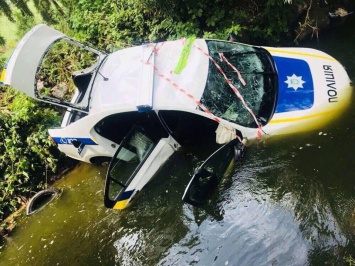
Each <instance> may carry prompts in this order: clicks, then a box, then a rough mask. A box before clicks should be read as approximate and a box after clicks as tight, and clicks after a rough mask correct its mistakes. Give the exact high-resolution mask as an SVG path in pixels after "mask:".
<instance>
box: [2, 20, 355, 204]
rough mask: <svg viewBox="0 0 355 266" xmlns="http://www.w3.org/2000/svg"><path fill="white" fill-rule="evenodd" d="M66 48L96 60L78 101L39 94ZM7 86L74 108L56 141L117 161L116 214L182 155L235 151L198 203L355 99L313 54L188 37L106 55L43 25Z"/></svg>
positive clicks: (206, 171) (209, 174)
mask: <svg viewBox="0 0 355 266" xmlns="http://www.w3.org/2000/svg"><path fill="white" fill-rule="evenodd" d="M58 42H67V43H68V44H69V45H73V46H76V47H79V48H81V49H83V50H87V51H88V52H89V53H92V54H93V55H94V58H95V63H94V64H93V65H92V66H90V67H88V68H85V69H82V70H78V71H75V72H73V73H70V74H71V75H72V78H73V82H74V84H75V87H76V89H75V90H76V92H75V94H73V95H72V97H71V98H70V99H64V98H61V97H59V96H55V95H48V94H44V93H42V90H43V89H42V88H41V87H40V86H39V84H40V82H41V79H42V78H43V77H42V76H41V68H42V65H43V62H44V60H46V59H45V58H46V54H47V53H48V52H49V51H50V50H51V48H52V47H53V46H54V44H56V43H58ZM0 82H1V83H3V84H5V85H11V86H13V87H15V88H17V89H19V90H21V91H23V92H24V93H26V94H27V95H29V96H31V97H33V98H36V99H38V100H41V101H45V102H49V103H52V104H55V105H59V106H62V107H65V108H66V110H67V111H66V114H65V116H64V117H63V121H62V124H61V127H59V128H52V129H49V134H50V136H51V137H52V138H53V140H54V141H55V142H56V143H57V144H58V148H59V149H60V150H61V151H62V152H64V153H65V154H66V155H68V156H70V157H72V158H75V159H77V160H81V161H84V162H89V163H102V162H105V161H110V160H111V163H110V166H109V169H108V173H107V180H106V188H105V205H106V206H107V207H109V208H115V209H123V208H125V207H126V206H128V205H129V203H130V202H131V200H132V198H133V197H134V195H136V193H137V192H139V191H140V190H141V189H142V188H143V187H144V186H145V185H146V184H147V182H148V181H149V180H150V179H151V178H152V177H153V175H154V174H155V173H156V172H157V171H158V169H159V168H160V167H161V166H162V165H163V164H164V162H165V161H166V160H167V159H168V158H169V157H170V156H171V155H172V154H173V153H174V152H175V151H177V150H178V149H179V148H180V147H184V146H187V145H210V144H216V142H217V143H220V144H223V143H227V144H225V145H224V146H222V148H220V149H219V150H218V151H217V152H215V153H214V154H213V155H212V156H211V157H210V158H209V159H208V160H207V161H206V163H205V164H203V165H202V167H200V168H199V169H198V171H197V172H196V175H195V176H194V178H193V179H192V180H191V182H190V184H189V186H188V188H187V189H186V191H185V194H184V200H185V201H187V202H190V203H193V204H199V203H201V202H202V201H203V198H204V195H203V193H202V192H201V191H202V190H203V189H201V188H202V187H203V186H204V185H206V186H211V184H212V185H213V183H214V182H215V181H216V180H218V179H219V178H221V176H223V173H224V172H225V171H226V168H227V167H228V166H229V165H230V164H229V162H230V161H233V160H234V159H233V158H238V156H240V153H241V150H242V146H243V145H242V143H243V144H245V143H246V142H253V140H257V139H262V138H265V137H270V136H271V137H272V136H274V135H279V134H287V133H295V132H300V131H305V130H310V129H315V128H317V127H320V126H322V125H324V124H325V123H327V122H329V121H331V120H332V119H333V118H335V117H336V116H338V115H339V112H341V111H342V110H344V108H346V107H347V106H348V105H349V101H350V95H351V91H352V88H351V86H350V80H349V77H348V75H347V73H346V71H345V70H344V68H343V66H342V65H341V64H340V63H339V62H338V61H337V60H336V59H334V58H333V57H331V56H329V55H328V54H325V53H323V52H321V51H318V50H314V49H307V48H271V47H256V46H251V45H246V44H241V43H236V42H228V41H221V40H205V39H195V38H189V39H182V40H177V41H166V42H159V43H148V44H143V45H140V46H135V47H131V48H126V49H122V50H118V51H116V52H113V53H111V54H107V53H105V52H101V51H99V50H96V49H94V48H92V47H89V46H86V45H84V44H82V43H79V42H77V41H75V40H73V39H71V38H69V37H67V36H65V35H64V34H63V33H61V32H59V31H57V30H55V29H53V28H50V27H48V26H46V25H43V24H41V25H38V26H36V27H34V28H33V29H31V30H30V31H29V32H28V33H27V34H26V35H25V36H24V37H23V38H22V40H21V41H20V42H19V44H18V45H17V47H16V48H15V50H14V52H13V54H12V56H11V57H10V59H9V60H8V62H7V63H6V65H5V67H4V69H3V71H2V74H1V79H0ZM213 158H219V159H220V161H219V162H218V161H216V160H213ZM212 161H213V163H210V162H212ZM221 161H223V162H226V163H221ZM199 180H200V181H201V182H204V185H203V184H202V185H201V184H200V185H199V184H198V183H199V182H200V181H199ZM206 180H207V181H206ZM191 185H193V186H191ZM199 186H200V187H199ZM201 193H202V194H201Z"/></svg>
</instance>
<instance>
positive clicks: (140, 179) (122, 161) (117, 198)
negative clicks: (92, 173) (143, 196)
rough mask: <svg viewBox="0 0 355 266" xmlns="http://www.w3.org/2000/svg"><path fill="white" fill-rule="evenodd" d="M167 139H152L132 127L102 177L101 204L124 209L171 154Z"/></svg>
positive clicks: (142, 129) (142, 131)
mask: <svg viewBox="0 0 355 266" xmlns="http://www.w3.org/2000/svg"><path fill="white" fill-rule="evenodd" d="M170 141H171V139H170V137H169V138H161V139H154V137H152V136H149V135H148V133H147V132H146V131H145V130H144V128H143V127H139V126H133V128H132V129H131V130H130V132H129V133H128V135H127V136H126V137H125V138H124V140H123V141H122V143H121V144H120V146H119V148H118V149H117V151H116V153H115V155H114V156H113V158H112V160H111V162H110V165H109V168H108V171H107V175H106V183H105V193H104V203H105V206H106V207H107V208H113V209H124V208H125V207H127V205H128V204H129V203H130V201H131V200H132V199H133V197H134V195H135V194H136V193H138V192H139V191H140V190H141V189H142V188H143V187H144V186H145V184H147V182H148V181H149V180H150V179H151V178H152V177H153V175H154V174H155V173H156V171H157V170H158V169H159V168H160V167H161V166H162V165H163V164H164V162H165V161H166V160H167V159H168V158H169V157H170V156H171V155H172V154H173V153H174V149H173V147H172V146H171V145H170Z"/></svg>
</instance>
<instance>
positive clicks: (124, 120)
mask: <svg viewBox="0 0 355 266" xmlns="http://www.w3.org/2000/svg"><path fill="white" fill-rule="evenodd" d="M133 126H139V127H142V128H144V130H145V132H146V134H147V136H149V138H151V139H152V140H153V141H154V142H155V141H157V140H159V139H161V138H164V137H168V133H167V132H166V131H165V130H164V128H163V126H162V124H161V122H160V121H159V119H158V117H157V115H156V113H155V112H144V113H139V112H137V111H134V112H125V113H119V114H113V115H110V116H107V117H105V118H104V119H102V120H101V121H100V122H98V123H97V124H96V125H95V127H94V129H95V131H96V132H97V133H98V134H100V135H101V136H103V137H105V138H107V139H109V140H111V141H113V142H115V143H121V142H122V140H123V138H124V137H125V136H126V135H127V134H128V132H129V131H130V130H131V128H132V127H133Z"/></svg>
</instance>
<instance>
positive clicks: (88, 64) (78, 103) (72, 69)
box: [35, 38, 102, 110]
mask: <svg viewBox="0 0 355 266" xmlns="http://www.w3.org/2000/svg"><path fill="white" fill-rule="evenodd" d="M100 59H102V57H100V54H99V53H95V50H93V49H86V48H84V47H83V46H81V44H79V43H76V42H74V41H69V40H68V39H65V38H64V39H61V40H60V41H57V42H55V43H54V44H53V45H52V46H51V47H50V48H49V50H48V51H47V52H46V54H45V55H44V57H43V59H42V62H41V65H40V67H39V69H38V71H37V75H36V85H35V93H36V95H37V97H38V98H40V99H42V100H46V101H49V102H53V103H58V104H62V105H67V106H71V107H74V108H77V109H80V110H86V109H87V108H88V95H89V91H90V89H89V84H90V81H91V79H92V77H93V75H94V73H95V70H96V68H97V67H98V65H99V61H100Z"/></svg>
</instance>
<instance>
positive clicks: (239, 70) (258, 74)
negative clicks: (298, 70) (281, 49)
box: [201, 40, 277, 127]
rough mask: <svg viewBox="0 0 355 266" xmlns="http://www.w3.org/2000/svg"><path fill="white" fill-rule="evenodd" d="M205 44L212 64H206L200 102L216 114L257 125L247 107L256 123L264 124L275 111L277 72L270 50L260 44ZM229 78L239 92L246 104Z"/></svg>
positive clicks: (229, 119)
mask: <svg viewBox="0 0 355 266" xmlns="http://www.w3.org/2000/svg"><path fill="white" fill-rule="evenodd" d="M207 46H208V49H209V54H210V56H211V57H212V58H213V59H214V61H215V63H214V62H211V63H210V65H209V73H208V78H207V83H206V88H205V91H204V93H203V95H202V99H201V102H202V103H203V104H204V105H205V106H206V107H207V108H208V109H209V110H210V111H211V112H212V113H213V114H214V115H216V116H218V117H222V118H224V119H226V120H228V121H231V122H234V123H237V124H240V125H242V126H246V127H257V124H256V122H255V119H254V118H253V116H252V115H251V113H250V112H249V111H248V110H247V108H246V106H247V107H249V108H250V109H251V110H252V112H253V114H254V115H255V116H256V118H257V120H258V122H259V123H260V124H261V125H265V124H266V123H267V122H268V121H269V120H270V118H271V117H272V114H273V113H274V110H275V104H276V100H277V74H276V70H275V66H274V62H273V59H272V57H271V55H270V54H269V52H267V51H266V50H265V49H263V48H260V47H252V46H249V45H244V44H239V43H231V42H225V41H215V40H210V41H207ZM211 61H212V60H211ZM216 64H218V65H219V66H220V68H221V70H219V69H218V67H217V66H216ZM221 71H222V72H223V73H224V74H225V76H224V75H223V74H222V73H221ZM227 80H228V81H227ZM229 81H230V82H231V84H232V85H233V86H234V87H235V89H237V91H238V92H239V93H240V94H241V96H242V97H243V99H244V101H245V105H244V104H243V103H242V101H241V100H240V99H238V97H237V95H236V93H235V91H233V90H232V88H231V86H230V84H228V83H229Z"/></svg>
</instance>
